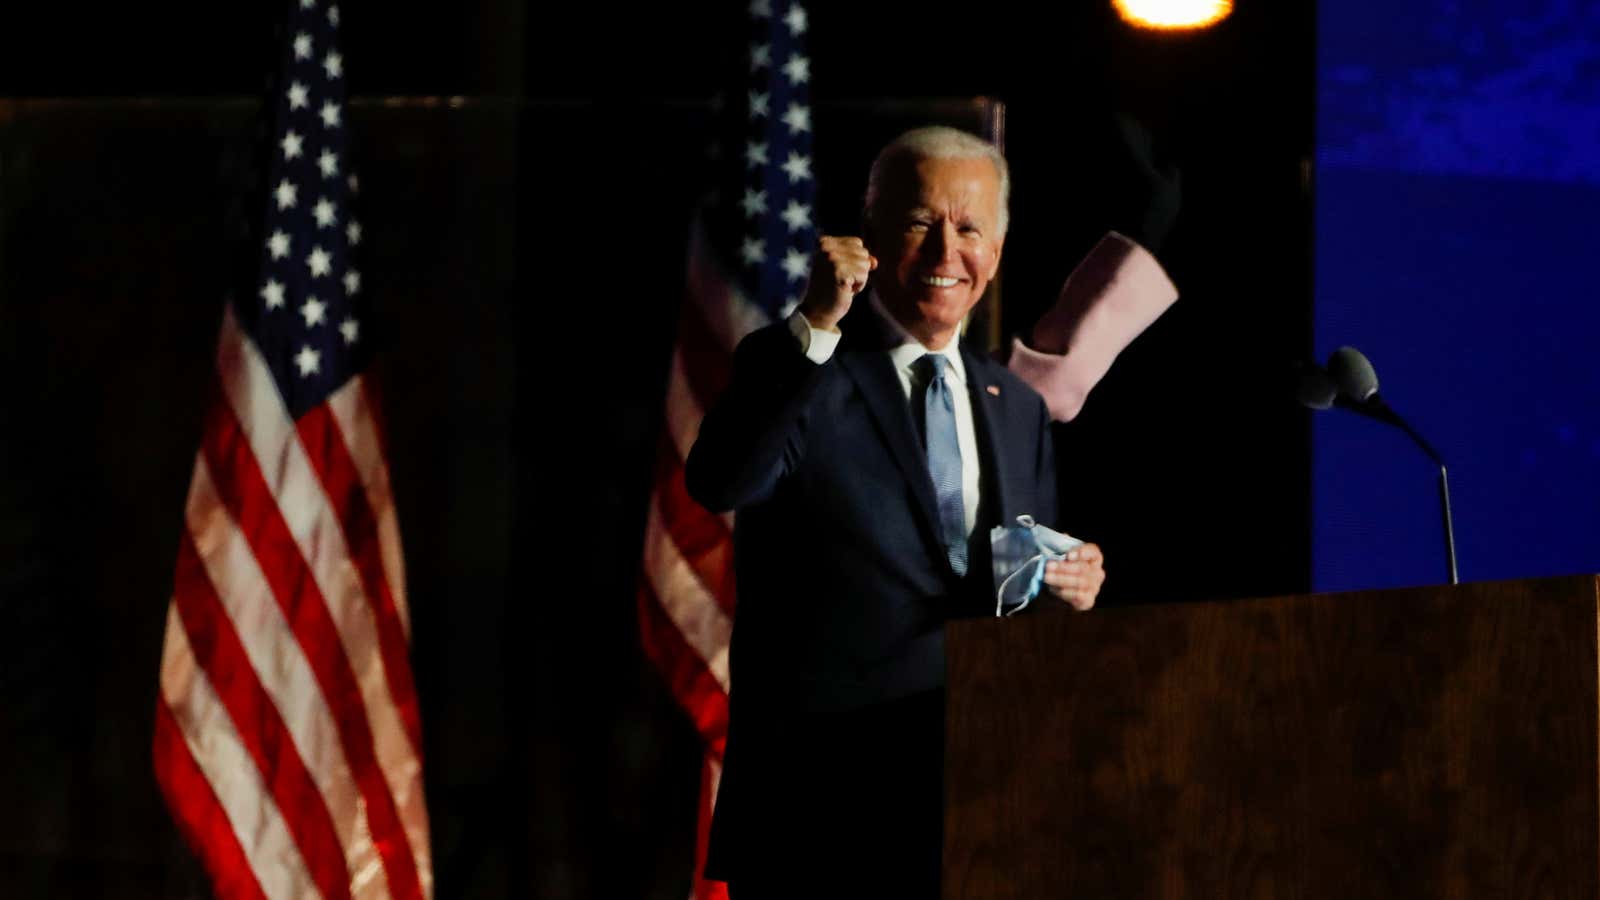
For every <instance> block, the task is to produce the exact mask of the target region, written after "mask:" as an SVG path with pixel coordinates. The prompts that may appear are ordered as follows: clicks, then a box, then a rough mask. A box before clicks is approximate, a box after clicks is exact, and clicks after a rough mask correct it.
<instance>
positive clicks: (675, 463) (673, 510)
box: [639, 227, 767, 900]
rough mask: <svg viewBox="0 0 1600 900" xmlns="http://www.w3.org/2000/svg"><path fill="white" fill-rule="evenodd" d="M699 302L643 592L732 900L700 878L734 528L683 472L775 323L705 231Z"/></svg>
mask: <svg viewBox="0 0 1600 900" xmlns="http://www.w3.org/2000/svg"><path fill="white" fill-rule="evenodd" d="M688 283H689V296H688V300H687V302H686V303H685V304H684V312H683V316H682V319H681V321H680V324H679V336H678V345H677V347H676V348H675V349H674V351H673V356H672V366H671V369H670V372H669V374H668V381H667V399H666V428H665V429H664V433H663V435H662V440H661V447H660V449H659V451H658V454H657V463H656V475H655V485H654V490H653V491H652V493H651V497H650V508H649V512H648V514H647V518H646V524H645V544H644V566H643V577H642V578H641V580H640V586H639V622H640V633H641V635H642V637H643V643H644V648H645V653H646V655H647V656H648V657H649V658H650V660H651V662H652V663H654V665H655V667H656V669H657V670H658V671H659V672H660V673H661V674H662V676H663V677H664V678H665V680H666V683H667V686H668V688H669V689H670V690H671V691H672V694H673V696H674V697H675V698H676V699H677V701H678V704H679V705H680V706H681V707H682V708H683V709H684V711H685V712H686V713H687V714H688V715H689V718H690V719H691V721H693V722H694V725H695V728H696V730H697V731H698V732H699V733H700V738H701V741H702V743H703V745H704V747H705V755H704V759H703V763H702V770H701V790H700V810H699V819H698V825H697V830H696V836H697V840H696V854H695V872H696V887H695V891H694V896H695V897H697V898H701V900H710V898H721V897H726V896H727V894H726V888H725V887H724V886H723V885H721V884H720V883H716V882H708V881H703V880H700V879H699V878H698V875H699V872H700V869H701V866H703V865H704V862H705V850H706V839H707V837H708V834H709V829H710V821H711V810H712V807H713V806H714V804H715V801H716V790H717V782H718V779H719V778H720V776H721V773H722V752H723V747H724V744H725V742H726V740H727V728H728V639H729V637H730V635H731V634H732V631H733V609H734V584H733V527H732V526H733V521H732V517H731V516H728V517H725V516H719V515H716V514H714V513H711V512H709V511H707V510H706V509H705V508H704V507H702V506H700V504H698V503H696V502H695V501H694V500H693V499H691V498H690V497H689V494H688V491H687V490H686V489H685V487H684V481H683V467H684V460H685V459H687V457H688V452H689V447H690V446H691V445H693V443H694V438H695V435H696V434H698V433H699V430H700V420H701V418H702V417H703V416H704V414H705V409H706V407H707V405H708V404H709V403H710V402H711V400H712V399H713V398H715V397H716V395H717V394H719V393H720V392H721V390H722V387H723V386H724V385H725V384H726V382H727V378H728V374H729V372H730V370H731V368H732V364H733V348H734V347H735V346H736V345H737V344H738V341H739V339H740V338H741V337H743V336H744V335H745V334H746V333H748V332H749V331H751V330H753V329H754V328H756V327H759V326H760V325H762V324H765V321H766V320H767V316H766V313H764V312H763V311H762V310H761V309H759V308H758V307H756V306H754V305H752V304H749V303H747V302H745V301H744V299H743V298H742V296H741V293H740V290H739V288H738V286H737V285H736V284H735V283H734V282H733V281H731V280H730V279H728V278H727V277H726V276H725V275H724V274H723V273H722V272H721V270H720V268H719V265H718V263H717V261H716V259H715V258H714V257H713V255H712V254H711V252H710V250H709V247H708V246H707V241H706V239H705V236H704V233H703V231H702V230H701V229H699V228H698V227H697V228H696V229H695V232H694V236H693V238H692V239H691V242H690V249H689V272H688Z"/></svg>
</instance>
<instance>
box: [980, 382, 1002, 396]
mask: <svg viewBox="0 0 1600 900" xmlns="http://www.w3.org/2000/svg"><path fill="white" fill-rule="evenodd" d="M984 390H986V391H988V392H989V396H991V397H998V396H1000V385H998V384H991V385H989V386H988V387H986V388H984Z"/></svg>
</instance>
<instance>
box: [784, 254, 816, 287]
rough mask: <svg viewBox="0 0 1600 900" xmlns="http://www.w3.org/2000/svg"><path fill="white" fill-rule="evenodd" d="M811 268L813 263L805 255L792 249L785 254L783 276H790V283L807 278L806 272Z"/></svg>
mask: <svg viewBox="0 0 1600 900" xmlns="http://www.w3.org/2000/svg"><path fill="white" fill-rule="evenodd" d="M809 268H811V261H810V260H808V259H807V258H806V255H805V254H804V253H801V252H800V251H799V250H796V249H794V248H793V247H790V248H789V250H788V252H786V253H784V254H783V274H785V275H787V276H789V280H790V281H799V280H800V279H802V278H804V277H806V270H807V269H809Z"/></svg>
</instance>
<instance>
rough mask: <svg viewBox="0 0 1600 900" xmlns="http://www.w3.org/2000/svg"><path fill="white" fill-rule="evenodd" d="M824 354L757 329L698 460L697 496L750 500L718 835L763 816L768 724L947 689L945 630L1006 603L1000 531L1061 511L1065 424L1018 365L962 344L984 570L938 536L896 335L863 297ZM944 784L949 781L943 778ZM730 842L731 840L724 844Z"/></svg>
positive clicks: (692, 457)
mask: <svg viewBox="0 0 1600 900" xmlns="http://www.w3.org/2000/svg"><path fill="white" fill-rule="evenodd" d="M841 329H842V330H843V331H844V338H843V339H842V341H841V345H840V347H839V349H838V350H837V351H836V352H835V353H834V355H833V357H832V358H831V359H829V360H828V361H827V362H825V363H823V364H821V365H818V364H816V363H813V362H811V360H809V359H808V358H807V357H806V356H805V355H804V354H803V353H802V352H801V351H800V349H799V346H798V342H797V341H796V340H795V337H794V335H793V334H792V333H791V332H789V330H788V329H787V328H786V327H785V326H784V325H783V324H781V323H780V324H775V325H772V326H770V327H767V328H764V329H762V330H760V331H757V332H755V333H753V334H751V335H749V336H748V337H746V338H745V339H744V340H743V341H742V342H741V343H740V345H739V347H738V350H737V351H736V353H735V358H734V367H733V374H732V378H731V381H730V383H729V385H728V388H727V390H726V392H725V393H724V395H723V396H722V397H721V398H720V400H719V401H718V402H717V403H716V404H715V406H714V407H713V408H712V409H711V410H710V411H709V412H708V414H707V415H706V417H705V420H704V422H703V423H702V425H701V429H700V434H699V437H698V439H697V440H696V442H695V444H694V447H693V449H692V450H691V452H690V454H689V459H688V463H687V471H686V479H687V483H688V489H689V492H690V494H691V495H693V496H694V498H695V499H696V500H698V501H699V502H700V503H701V504H703V505H705V506H706V507H707V508H709V509H711V510H713V511H716V512H722V511H725V510H729V509H735V510H737V511H738V518H737V524H736V528H735V534H734V546H735V567H736V572H737V591H738V607H737V615H736V617H735V625H734V631H733V638H732V647H731V649H730V654H731V655H730V660H729V663H730V677H731V680H732V684H733V687H732V695H731V698H730V702H731V711H730V725H729V727H730V732H729V738H728V745H727V759H726V766H725V768H724V776H723V782H722V788H721V793H720V796H719V801H718V812H717V821H716V826H715V832H714V834H713V847H712V852H713V855H714V856H716V855H719V852H720V851H719V848H718V846H717V844H718V843H719V841H725V839H723V838H719V837H718V835H720V834H725V833H727V832H728V830H729V829H745V828H748V827H750V826H757V827H759V823H752V822H740V823H737V824H736V823H734V822H730V821H727V820H728V819H729V818H730V817H738V818H749V817H752V816H755V815H758V814H756V813H737V812H735V810H746V809H758V808H760V804H759V803H750V802H749V801H752V800H754V799H755V798H754V797H750V796H749V793H750V792H758V791H759V790H760V788H759V784H760V783H761V782H762V781H764V780H766V779H768V778H773V777H781V773H778V772H775V771H767V774H765V775H763V774H761V773H762V772H763V771H765V770H766V767H765V766H764V765H763V760H767V759H774V758H778V757H779V756H781V752H780V748H776V747H766V746H763V745H762V738H761V737H760V735H761V734H763V733H765V730H764V729H762V728H761V727H760V726H759V723H760V722H761V721H762V720H772V719H776V718H779V717H783V716H789V715H793V714H796V713H799V714H809V713H817V712H827V711H837V710H850V709H858V708H861V707H865V706H868V705H870V704H877V703H883V702H886V701H892V700H895V699H897V698H902V697H908V696H911V695H914V694H917V693H919V692H924V691H928V690H930V689H935V688H939V687H942V686H943V684H944V672H945V661H944V625H945V622H946V621H948V620H949V619H951V618H954V617H959V616H972V615H982V614H984V613H985V611H986V610H987V611H989V612H991V613H992V610H993V608H994V594H993V582H992V578H991V575H990V572H989V569H990V562H989V560H990V556H989V553H988V529H989V527H990V526H992V525H994V524H996V523H999V522H1002V521H1005V522H1009V521H1014V520H1015V517H1016V516H1018V515H1020V514H1023V513H1026V514H1029V515H1032V516H1033V517H1034V518H1035V519H1036V520H1038V521H1039V522H1041V523H1046V524H1054V523H1055V522H1056V478H1055V460H1054V453H1053V450H1052V446H1051V439H1050V429H1049V424H1050V418H1049V413H1048V411H1047V410H1046V408H1045V404H1044V401H1043V400H1042V399H1041V398H1040V396H1039V395H1038V394H1037V393H1035V392H1034V391H1033V389H1032V388H1030V387H1028V386H1027V385H1026V384H1025V383H1023V382H1022V381H1021V380H1020V379H1018V378H1017V377H1016V376H1014V375H1012V374H1011V373H1010V372H1008V371H1007V370H1006V369H1005V367H1003V366H1001V365H999V364H998V363H996V362H994V361H992V360H990V359H988V358H987V357H986V356H981V355H978V354H974V353H972V352H970V351H968V350H967V349H965V348H963V350H962V359H963V361H964V364H965V366H966V374H967V383H968V390H969V392H970V396H971V403H972V411H973V418H974V425H975V430H976V431H977V437H978V445H979V454H980V456H981V458H982V473H983V478H982V482H981V496H982V500H981V502H980V508H979V516H978V527H977V528H976V529H975V532H974V535H973V540H972V543H971V552H969V554H968V557H969V560H970V564H969V572H968V575H967V577H965V578H961V577H958V576H957V575H956V574H955V572H954V571H953V570H952V569H951V567H950V564H949V562H948V559H947V556H946V553H945V551H944V549H943V547H942V545H941V544H940V542H939V539H938V537H937V532H936V530H935V523H936V522H937V513H936V504H935V500H934V489H933V482H932V479H931V477H930V476H929V474H928V466H927V461H926V455H925V452H924V450H923V445H922V440H921V437H920V435H919V430H918V425H917V423H916V422H915V420H914V419H913V416H912V412H911V405H910V404H909V403H908V402H907V399H906V397H905V394H904V393H903V390H902V388H901V386H900V382H899V380H898V377H897V375H896V373H895V371H894V367H893V363H892V362H891V360H890V357H889V354H888V352H887V347H888V346H889V344H888V343H887V341H888V335H889V328H888V326H887V325H886V324H885V323H883V321H882V320H881V318H880V317H879V315H878V313H877V312H876V310H874V309H873V308H872V307H871V305H869V304H868V303H865V302H858V303H856V304H855V309H854V310H852V312H851V314H850V315H849V316H847V317H846V319H845V320H844V322H843V323H842V324H841ZM933 788H934V790H937V784H935V785H934V786H933ZM723 849H725V848H723Z"/></svg>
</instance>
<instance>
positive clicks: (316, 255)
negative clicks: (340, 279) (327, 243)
mask: <svg viewBox="0 0 1600 900" xmlns="http://www.w3.org/2000/svg"><path fill="white" fill-rule="evenodd" d="M306 268H308V269H310V270H311V277H312V278H321V277H322V276H324V275H326V274H328V273H329V272H331V271H333V257H332V256H329V255H328V251H326V250H324V249H322V248H321V247H312V248H311V255H310V256H307V257H306Z"/></svg>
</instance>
